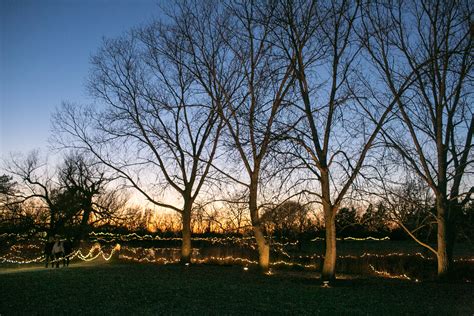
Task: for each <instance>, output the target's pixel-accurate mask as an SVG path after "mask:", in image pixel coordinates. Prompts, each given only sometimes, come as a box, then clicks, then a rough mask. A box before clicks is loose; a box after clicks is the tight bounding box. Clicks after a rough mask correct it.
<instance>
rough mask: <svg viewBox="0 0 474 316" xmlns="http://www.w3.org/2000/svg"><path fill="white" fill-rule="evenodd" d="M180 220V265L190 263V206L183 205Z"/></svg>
mask: <svg viewBox="0 0 474 316" xmlns="http://www.w3.org/2000/svg"><path fill="white" fill-rule="evenodd" d="M181 220H182V229H181V234H182V242H181V259H180V262H181V264H186V263H190V262H191V251H192V248H191V205H189V204H188V203H185V206H184V208H183V213H182V216H181Z"/></svg>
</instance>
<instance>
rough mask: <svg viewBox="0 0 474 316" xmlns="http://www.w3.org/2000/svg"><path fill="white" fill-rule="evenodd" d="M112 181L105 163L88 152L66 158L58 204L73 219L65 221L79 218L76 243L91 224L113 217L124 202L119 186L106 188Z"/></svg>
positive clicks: (62, 168) (61, 173) (60, 170)
mask: <svg viewBox="0 0 474 316" xmlns="http://www.w3.org/2000/svg"><path fill="white" fill-rule="evenodd" d="M113 180H114V179H113V178H110V177H109V176H107V175H106V173H105V170H104V168H103V166H102V165H100V164H98V163H97V162H95V161H94V160H92V159H90V158H88V157H86V156H85V155H81V154H78V153H70V154H68V155H67V156H66V157H65V159H64V163H63V165H62V166H60V167H59V169H58V181H59V185H60V187H61V190H62V193H61V195H60V196H59V199H57V201H56V204H57V205H58V207H59V208H62V209H63V212H64V211H65V210H68V213H69V214H70V216H69V217H71V218H68V217H66V218H63V219H62V220H63V221H67V220H74V219H75V218H77V219H78V223H77V225H76V227H77V231H76V232H75V234H74V236H73V237H74V241H73V242H74V243H76V242H78V241H79V240H81V239H83V238H84V237H85V234H86V232H87V228H88V227H89V226H90V225H93V224H94V223H97V222H100V221H104V220H108V219H110V218H112V217H114V216H115V213H116V212H117V210H118V208H120V207H121V206H122V205H123V204H125V202H126V200H124V199H122V198H121V197H120V191H119V190H117V188H114V190H113V191H112V190H107V186H108V185H109V184H110V183H111V182H112V181H113Z"/></svg>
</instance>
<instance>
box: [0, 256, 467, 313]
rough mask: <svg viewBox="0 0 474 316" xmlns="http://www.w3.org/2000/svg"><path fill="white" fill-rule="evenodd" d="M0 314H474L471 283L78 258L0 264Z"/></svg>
mask: <svg viewBox="0 0 474 316" xmlns="http://www.w3.org/2000/svg"><path fill="white" fill-rule="evenodd" d="M0 289H1V292H0V315H2V316H3V315H17V314H21V315H26V314H28V315H31V314H41V315H57V314H75V315H76V314H77V315H82V314H101V315H102V314H115V315H117V314H120V315H123V314H133V315H136V314H187V315H196V314H295V315H296V314H334V313H339V314H340V313H350V314H384V315H385V314H419V313H421V314H438V315H439V314H456V315H457V314H461V315H472V314H473V313H474V284H472V283H435V282H424V283H413V282H408V281H400V280H390V279H376V278H367V279H351V280H349V279H345V280H338V281H337V282H336V283H335V284H334V285H333V286H332V287H331V288H322V287H321V284H320V281H319V280H318V279H317V278H316V277H315V276H314V274H310V273H306V272H283V271H281V272H277V273H276V274H274V275H271V276H267V275H261V274H259V273H258V272H257V271H252V269H251V270H250V271H244V270H243V269H242V267H237V266H210V265H207V266H205V265H195V266H190V267H182V266H177V265H166V266H165V265H151V264H131V263H121V262H113V263H93V264H87V263H81V264H76V265H73V266H71V267H69V268H60V269H45V268H40V267H39V266H37V267H36V268H26V269H0Z"/></svg>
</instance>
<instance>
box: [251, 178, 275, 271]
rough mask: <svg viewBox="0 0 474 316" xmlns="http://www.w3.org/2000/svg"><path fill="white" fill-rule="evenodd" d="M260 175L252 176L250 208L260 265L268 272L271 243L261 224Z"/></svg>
mask: <svg viewBox="0 0 474 316" xmlns="http://www.w3.org/2000/svg"><path fill="white" fill-rule="evenodd" d="M257 192H258V177H257V174H256V173H255V174H253V175H252V176H251V182H250V192H249V210H250V219H251V221H252V227H253V232H254V235H255V239H256V241H257V247H258V265H259V267H260V269H261V270H262V272H264V273H265V272H267V271H268V269H269V267H270V245H269V244H268V242H267V240H266V238H265V235H264V233H263V230H262V227H261V226H260V217H259V214H258V206H257Z"/></svg>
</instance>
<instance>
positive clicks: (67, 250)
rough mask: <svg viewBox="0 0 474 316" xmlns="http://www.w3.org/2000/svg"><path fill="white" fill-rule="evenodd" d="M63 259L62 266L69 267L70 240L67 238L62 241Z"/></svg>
mask: <svg viewBox="0 0 474 316" xmlns="http://www.w3.org/2000/svg"><path fill="white" fill-rule="evenodd" d="M63 248H64V260H63V267H69V259H70V258H71V255H72V242H71V241H70V240H69V239H66V240H64V241H63Z"/></svg>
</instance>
